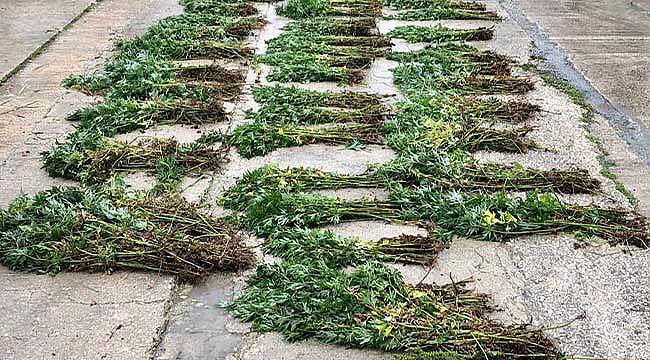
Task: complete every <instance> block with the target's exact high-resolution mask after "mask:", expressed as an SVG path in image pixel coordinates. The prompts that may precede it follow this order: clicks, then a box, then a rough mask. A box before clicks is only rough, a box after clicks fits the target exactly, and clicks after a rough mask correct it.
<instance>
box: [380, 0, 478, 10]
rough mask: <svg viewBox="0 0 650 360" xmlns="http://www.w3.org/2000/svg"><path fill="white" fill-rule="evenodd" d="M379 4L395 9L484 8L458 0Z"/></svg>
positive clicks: (385, 0)
mask: <svg viewBox="0 0 650 360" xmlns="http://www.w3.org/2000/svg"><path fill="white" fill-rule="evenodd" d="M381 4H382V5H383V6H386V7H388V8H391V9H395V10H405V9H422V8H429V7H447V8H455V9H464V10H486V6H485V4H482V3H479V2H475V1H459V0H381Z"/></svg>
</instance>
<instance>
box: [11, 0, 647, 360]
mask: <svg viewBox="0 0 650 360" xmlns="http://www.w3.org/2000/svg"><path fill="white" fill-rule="evenodd" d="M517 2H518V3H521V6H522V7H524V6H530V7H531V8H530V9H527V10H528V11H529V13H528V15H527V16H530V18H531V19H533V20H534V21H537V20H535V19H536V18H535V16H536V14H541V13H542V12H544V11H547V8H546V7H545V6H542V3H540V4H539V5H536V6H533V5H534V3H533V2H532V0H530V1H529V0H517ZM545 3H547V2H545ZM556 3H559V1H555V0H551V1H550V2H548V7H549V8H553V6H556V5H555V4H556ZM561 3H563V4H565V6H566V7H569V8H570V9H574V8H576V9H579V8H584V7H589V4H587V3H586V2H582V1H578V2H576V1H571V2H569V1H562V2H561ZM567 4H569V5H567ZM621 4H622V3H621ZM259 6H260V8H261V9H262V10H263V13H265V14H266V15H267V18H268V20H269V21H270V24H269V25H268V26H267V29H266V30H265V31H264V32H263V33H262V34H259V35H258V36H256V37H255V38H254V39H252V40H251V41H252V42H253V43H255V44H256V46H257V48H258V50H263V49H264V46H263V40H264V39H267V38H269V37H272V36H274V35H277V29H278V27H279V26H278V24H279V23H280V19H278V18H277V17H275V15H274V12H273V11H272V10H268V9H269V8H268V6H269V5H259ZM489 6H490V7H492V8H494V9H496V10H498V11H499V12H500V13H501V14H502V15H504V16H506V17H507V14H506V13H505V12H504V11H503V10H502V9H501V8H500V7H499V5H498V3H497V1H496V0H491V1H489ZM600 6H601V7H602V6H604V5H602V4H601V5H600ZM621 6H622V7H623V8H625V6H624V5H619V4H618V3H617V4H611V6H610V8H611V9H613V10H612V12H613V14H612V15H611V16H612V17H614V16H615V15H617V14H618V13H617V12H616V11H615V10H617V9H619V7H621ZM531 9H535V10H531ZM179 10H180V8H179V7H178V5H177V3H176V1H175V0H136V1H133V0H131V1H127V0H104V1H103V2H101V3H99V4H98V5H97V8H96V9H93V10H92V11H90V12H88V13H87V14H85V15H84V16H83V17H82V18H81V19H80V20H79V21H78V22H76V23H75V24H74V25H73V26H71V27H70V28H69V29H67V30H66V31H65V32H63V33H62V34H61V35H60V36H59V37H58V38H57V39H56V40H55V41H54V42H53V43H52V44H50V46H49V47H48V48H47V49H46V50H45V51H44V52H43V53H42V54H41V55H39V56H38V57H36V58H35V59H34V60H33V61H32V62H30V63H28V64H27V65H26V66H25V68H24V69H22V70H21V71H19V72H18V73H17V74H15V75H14V76H13V77H11V78H10V79H9V81H8V82H7V83H5V84H4V85H2V86H0V206H3V207H4V206H6V204H7V203H8V202H9V201H10V200H11V199H12V198H13V197H15V196H16V195H17V194H18V193H19V192H21V191H25V192H29V193H33V192H36V191H39V190H42V189H46V188H49V187H50V186H51V185H52V184H59V183H65V182H63V181H61V180H57V179H52V178H49V177H47V175H46V174H45V173H44V172H43V170H42V169H40V164H41V163H40V157H39V156H38V153H39V152H40V151H42V150H44V149H47V148H48V147H49V146H51V145H52V144H53V142H54V141H55V140H56V139H60V138H62V137H63V136H65V133H66V132H68V131H70V129H71V127H70V124H68V123H66V122H65V121H64V120H63V118H64V116H65V114H66V113H67V112H69V111H71V110H73V109H76V108H78V107H81V106H83V105H84V104H88V103H90V102H93V101H96V100H97V99H92V98H89V97H86V96H83V95H80V94H78V93H76V92H70V91H66V90H65V89H63V88H61V87H60V82H61V80H62V79H63V78H64V77H65V76H67V75H69V74H70V73H80V72H83V71H88V70H93V69H97V68H98V67H99V66H100V65H101V64H102V63H103V61H104V60H105V59H106V58H107V57H108V56H110V51H109V50H110V48H111V41H112V39H114V38H116V37H118V36H131V35H133V34H137V33H140V32H142V31H144V29H145V28H146V26H147V25H148V24H150V23H151V22H152V21H154V20H155V19H156V18H159V17H161V16H165V15H166V14H172V13H175V12H178V11H179ZM599 11H601V13H603V11H602V10H599ZM564 13H567V14H568V10H567V11H565V12H564ZM599 16H600V17H598V16H596V17H595V18H596V19H600V18H603V20H602V21H600V22H592V23H590V24H592V25H593V24H600V23H601V22H602V23H603V26H614V25H617V26H623V25H620V24H617V21H615V20H612V21H606V20H607V19H606V17H605V16H604V15H602V14H601V15H599ZM630 16H632V15H630ZM581 18H582V17H571V16H569V15H566V16H564V17H558V18H557V19H555V20H557V21H560V20H561V21H560V24H559V25H558V24H556V25H553V28H554V29H549V30H548V31H549V34H551V33H552V32H553V31H555V27H562V26H564V28H565V31H564V32H563V33H560V35H556V38H557V40H558V42H560V43H561V44H562V41H564V40H562V38H561V35H563V34H564V35H566V37H567V38H568V37H571V36H572V35H570V31H573V30H575V29H573V28H572V27H571V24H567V23H575V22H576V21H579V20H580V19H581ZM539 19H540V20H539V21H540V24H541V22H542V20H541V19H542V17H540V18H539ZM639 19H642V17H641V18H639ZM544 21H550V20H548V19H546V20H544ZM593 21H596V20H593ZM635 21H636V20H635ZM444 24H445V25H448V26H454V27H475V26H482V25H491V23H489V22H480V21H477V22H468V21H449V22H444ZM395 25H397V23H395V22H380V24H379V28H380V29H381V31H382V32H386V31H388V30H389V29H390V28H391V27H394V26H395ZM636 25H637V24H636V22H635V23H633V24H631V25H629V26H630V27H631V28H634V27H635V26H636ZM542 26H543V25H542ZM573 27H575V24H573ZM0 30H1V29H0ZM637 30H638V29H637ZM495 31H496V37H495V39H494V40H491V41H486V42H480V43H476V44H475V45H476V46H478V47H481V48H490V49H494V50H496V51H498V52H500V53H505V54H509V55H511V56H514V57H516V58H518V59H519V60H520V61H521V62H526V61H527V60H528V54H529V43H530V40H531V39H530V37H529V36H528V34H527V33H526V31H524V30H522V28H521V27H520V26H518V24H517V23H515V22H514V21H512V20H510V19H508V20H506V21H504V22H502V23H499V24H497V25H496V26H495ZM2 34H3V33H2V32H1V31H0V38H2V36H1V35H2ZM551 35H552V34H551ZM587 35H588V34H587ZM587 35H584V41H585V42H586V41H587V40H588V36H587ZM646 35H647V34H646ZM552 36H553V35H552ZM603 36H604V35H603ZM644 36H645V35H644ZM581 39H582V38H581ZM617 41H618V40H617ZM574 42H580V41H578V40H575V39H574ZM414 46H415V47H417V46H418V45H414ZM585 46H586V45H585ZM395 48H396V49H407V48H408V47H407V46H406V45H405V44H403V43H399V42H396V46H395ZM577 48H578V47H577V45H576V49H577ZM17 49H18V48H17ZM641 50H642V49H640V50H639V52H640V53H642V51H641ZM646 50H647V49H646ZM581 51H583V52H586V51H587V50H585V49H583V50H581ZM567 52H568V53H570V54H576V52H574V53H572V52H571V50H570V49H569V48H567ZM645 54H646V55H647V54H648V52H647V51H646V52H645ZM1 56H5V55H1ZM572 56H573V55H572ZM575 56H576V58H575V61H576V62H577V65H578V66H581V65H580V59H581V58H580V56H578V55H575ZM581 56H587V55H584V54H583V55H581ZM589 56H592V57H596V56H601V55H599V54H597V51H594V50H593V48H592V50H591V53H590V55H589ZM603 56H605V57H603V58H602V61H610V60H611V61H619V62H618V64H620V67H621V68H622V70H621V71H624V72H634V71H640V72H642V73H644V74H646V76H647V71H646V70H644V67H643V66H641V67H639V66H638V63H635V62H631V61H623V60H621V59H619V56H617V55H616V54H614V53H611V52H606V54H605V55H603ZM623 58H625V57H623ZM572 59H573V57H572ZM583 63H585V64H587V63H589V62H588V61H583ZM391 66H394V63H392V62H390V61H385V60H380V61H377V62H375V64H373V66H372V67H371V69H370V73H369V75H368V78H367V81H366V82H365V83H364V84H362V85H360V86H357V87H355V90H362V91H377V92H382V93H392V92H394V91H395V88H394V86H393V85H392V84H391V74H390V71H389V69H390V67H391ZM614 68H615V67H614ZM591 69H592V70H589V71H587V70H585V72H586V73H587V75H588V76H589V79H590V80H592V81H593V82H594V84H596V85H597V79H598V78H599V76H600V75H599V74H600V73H601V72H604V71H610V72H611V71H613V70H612V69H606V68H605V67H601V68H600V70H599V69H598V68H591ZM594 69H595V70H594ZM517 71H519V72H521V71H520V70H517ZM267 72H268V69H264V68H262V69H261V71H260V74H262V75H263V74H265V73H267ZM250 74H251V76H249V78H250V79H249V80H250V82H251V83H252V82H254V81H255V80H260V81H261V82H264V79H263V78H262V79H258V78H257V77H256V76H257V75H255V74H257V72H255V71H253V70H251V71H250ZM522 74H523V72H522ZM527 76H531V77H532V78H533V79H534V80H535V82H536V86H537V89H536V90H535V91H533V92H531V93H530V94H528V95H527V96H526V97H527V98H528V100H529V101H531V102H533V103H535V104H538V105H540V106H541V107H542V108H543V110H545V111H544V112H542V113H541V114H539V116H537V117H536V118H535V119H533V121H531V125H533V126H535V130H534V131H533V132H532V133H531V137H532V138H533V139H534V140H535V141H537V142H539V143H540V144H541V145H543V147H545V148H547V149H549V150H550V151H549V152H537V151H535V152H531V153H529V154H526V155H525V156H510V155H504V154H498V153H480V154H477V156H478V157H479V158H480V159H482V160H484V161H498V162H503V163H510V162H513V161H517V162H521V163H522V164H524V165H527V166H534V167H537V168H549V169H550V168H562V167H571V166H577V167H580V168H583V169H586V170H588V171H589V172H590V173H591V174H592V175H593V176H596V177H600V175H599V171H600V165H599V161H598V155H599V152H598V149H597V148H596V146H595V145H594V144H592V143H591V142H590V141H589V140H587V138H586V136H587V135H588V134H590V135H593V136H595V137H597V138H599V139H600V141H601V143H602V145H603V147H605V148H606V149H607V151H608V152H609V154H610V155H609V157H610V158H611V159H613V160H615V161H616V164H617V166H616V167H615V168H614V171H615V172H616V173H617V174H619V175H620V179H621V181H623V182H624V183H625V184H626V185H627V186H628V187H629V188H630V189H631V190H633V191H634V193H635V195H636V196H637V198H638V199H639V200H640V203H639V209H640V210H641V211H642V212H644V213H646V214H649V213H650V182H648V181H646V180H645V179H647V178H648V175H650V174H649V172H648V169H647V168H646V167H645V166H644V165H643V161H642V160H640V159H638V158H637V157H636V156H635V155H634V154H633V152H631V151H630V150H629V149H628V148H627V146H626V145H625V143H624V142H623V141H622V140H621V139H620V138H619V137H618V136H617V134H616V132H615V131H614V129H612V127H611V126H609V124H608V122H607V121H606V120H605V119H604V118H602V117H600V116H597V123H596V124H595V125H592V126H590V127H586V126H585V125H584V124H581V123H580V122H579V118H580V109H579V108H578V107H577V106H575V105H573V104H571V103H570V101H569V99H568V98H567V97H566V96H564V95H563V94H561V93H560V92H558V91H557V90H555V89H552V88H549V87H547V86H545V85H544V84H543V83H542V82H541V80H540V79H539V78H537V77H535V76H533V75H531V74H527ZM602 76H610V75H602ZM612 76H615V75H612ZM262 77H263V76H262ZM646 79H647V78H646ZM609 82H613V81H609ZM619 83H620V80H619V82H617V83H616V84H610V87H615V86H619ZM636 84H637V85H639V84H638V82H637V83H636ZM641 85H643V84H641ZM301 86H305V85H301ZM635 86H636V85H635ZM306 87H311V88H332V89H340V87H338V86H337V85H335V84H318V85H306ZM598 89H599V90H602V91H603V93H605V92H606V88H602V89H601V87H598ZM637 93H639V91H637ZM606 96H610V95H607V94H606ZM248 100H249V99H248V97H245V99H244V101H242V102H241V103H240V104H237V105H236V106H234V108H235V115H234V116H233V121H232V124H239V123H241V122H242V121H243V119H242V117H241V111H242V110H244V109H246V108H250V107H253V106H254V104H252V103H251V102H250V101H248ZM642 105H643V104H641V106H642ZM646 106H647V105H646ZM637 107H638V106H637ZM646 109H647V108H646ZM237 114H239V115H237ZM232 124H229V125H232ZM159 130H160V129H159ZM155 133H158V134H160V135H165V136H174V137H176V138H177V139H179V141H183V140H185V141H187V140H188V139H192V138H195V137H196V136H198V134H197V131H196V129H192V128H187V127H180V126H174V127H168V128H165V129H164V130H162V131H158V132H157V131H156V130H152V131H147V132H145V133H144V134H142V133H138V134H137V136H147V135H150V134H155ZM393 156H394V153H393V152H392V151H390V150H389V149H385V148H382V147H379V146H372V147H368V148H366V149H365V150H363V151H352V150H349V149H345V148H343V147H331V146H320V145H311V146H305V147H300V148H288V149H281V150H278V151H275V152H273V153H271V154H269V155H268V156H265V157H259V158H254V159H249V160H246V159H241V158H240V157H238V156H237V155H236V154H233V157H232V161H231V162H230V163H229V164H228V165H227V167H226V169H225V170H224V171H223V173H220V174H206V175H205V176H204V177H202V178H199V179H186V181H184V182H183V189H184V192H183V195H184V196H186V197H187V198H188V199H190V200H191V201H196V202H202V203H203V204H204V205H208V206H209V207H210V210H211V211H212V212H213V213H214V214H220V213H221V212H222V211H223V210H222V209H219V208H218V207H216V206H213V205H214V202H213V200H214V199H215V198H217V197H218V196H219V194H221V192H222V191H223V189H224V188H225V187H227V186H229V185H230V184H232V183H233V182H234V181H236V179H237V178H239V177H240V176H241V175H242V174H243V173H244V172H245V171H247V170H251V169H255V168H257V167H258V166H260V165H262V164H265V163H279V164H280V165H281V166H285V167H286V166H310V167H315V168H319V169H322V170H327V171H336V172H341V173H361V172H363V171H364V170H365V169H367V163H368V162H382V161H387V160H390V159H391V158H392V157H393ZM600 178H601V180H603V181H604V183H605V192H606V194H607V195H608V196H607V198H601V197H599V198H569V199H567V200H568V201H575V202H591V201H594V202H602V203H606V204H614V205H619V206H624V205H625V200H624V199H623V198H622V196H621V195H620V194H619V193H617V192H616V191H615V190H614V189H613V188H614V184H613V183H612V182H611V181H608V180H606V179H603V178H602V177H600ZM129 179H131V180H132V181H133V183H134V184H136V185H138V186H140V187H147V186H151V183H150V182H148V178H147V177H146V176H143V174H134V175H133V176H130V177H129ZM329 194H331V195H336V196H341V197H345V198H354V197H362V196H366V197H368V196H378V197H382V196H385V192H383V191H381V190H378V191H368V190H363V191H358V190H349V189H345V190H342V191H338V192H329ZM332 229H333V231H335V232H337V233H340V234H345V235H349V236H359V237H362V238H365V239H368V240H372V239H379V238H381V237H385V236H395V235H398V234H400V233H421V232H422V231H423V230H422V229H419V228H417V227H412V226H402V225H395V224H392V225H391V224H382V223H378V222H356V223H347V224H342V225H338V226H333V227H332ZM250 243H251V244H252V245H256V244H259V239H250ZM573 243H574V240H573V239H572V238H571V237H570V236H551V237H531V238H522V239H517V240H514V241H512V242H510V243H505V244H495V243H485V242H477V241H470V240H464V239H458V240H456V241H454V242H453V243H452V245H451V247H450V248H449V249H448V250H446V251H444V252H443V253H442V254H441V256H440V259H439V261H438V264H437V265H436V266H435V267H434V268H433V269H432V270H431V271H429V269H423V268H420V267H416V266H396V268H397V269H399V270H400V271H401V272H402V274H403V276H404V278H405V280H407V281H408V282H412V283H415V282H419V281H422V280H423V279H424V281H427V282H437V283H445V282H449V281H451V279H454V280H458V279H463V278H466V277H470V276H471V277H473V278H474V279H475V287H476V288H477V289H478V290H480V291H484V292H488V293H490V294H491V295H492V296H493V298H494V302H495V303H496V304H497V305H498V306H499V307H500V308H501V309H502V311H500V312H498V313H496V314H494V316H495V317H496V318H498V319H501V320H503V321H532V323H533V324H534V325H536V326H556V325H559V324H564V323H567V322H570V321H572V322H571V323H570V324H569V325H567V326H566V327H563V328H560V329H557V330H553V331H549V332H548V334H549V336H551V337H552V338H553V339H554V340H555V341H556V342H557V344H558V346H559V347H560V348H561V349H562V350H564V351H567V352H568V353H570V354H573V355H581V356H600V357H615V358H622V357H628V358H650V326H649V325H648V324H650V315H649V314H650V303H648V299H649V298H650V284H648V278H649V277H650V265H649V264H650V253H649V252H648V251H632V252H629V253H628V252H624V251H623V249H621V248H610V247H608V246H606V245H600V246H594V247H587V248H584V249H575V248H574V247H573ZM259 258H260V261H267V262H268V261H274V259H270V258H263V257H262V256H261V255H260V256H259ZM246 275H247V274H246V273H242V274H216V275H214V276H212V277H210V278H209V279H207V280H206V281H205V282H203V283H201V284H196V285H193V286H191V285H181V284H176V283H175V282H174V280H173V279H172V278H170V277H161V276H157V275H146V274H137V273H116V274H111V275H107V274H60V275H58V276H56V277H53V278H52V277H48V276H37V275H27V274H15V273H12V272H10V271H8V270H6V269H4V268H0V291H2V294H3V296H2V297H0V314H3V315H2V321H0V358H7V359H42V358H64V359H77V358H83V359H100V358H106V359H145V358H158V359H229V360H230V359H286V360H293V359H296V360H297V359H310V360H316V359H333V358H340V359H383V358H389V357H390V355H388V354H384V353H378V352H372V351H360V350H352V349H344V348H341V347H334V346H324V345H320V344H316V343H314V342H302V343H297V344H287V343H286V342H284V341H283V340H282V338H281V337H280V336H279V335H277V334H256V333H251V332H250V331H249V326H248V325H247V324H242V323H240V322H238V321H237V320H235V319H233V318H231V317H230V316H229V315H228V314H227V313H226V312H224V311H223V310H221V309H218V308H215V306H214V305H215V304H218V303H221V302H223V301H229V300H232V299H234V298H235V297H236V296H237V294H238V293H239V292H240V291H241V289H242V288H243V286H244V281H245V279H246Z"/></svg>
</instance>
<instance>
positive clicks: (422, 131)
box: [383, 118, 539, 153]
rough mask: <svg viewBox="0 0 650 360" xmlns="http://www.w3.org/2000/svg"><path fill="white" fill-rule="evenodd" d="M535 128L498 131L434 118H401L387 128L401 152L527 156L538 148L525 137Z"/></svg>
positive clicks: (477, 125) (390, 138)
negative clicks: (449, 152)
mask: <svg viewBox="0 0 650 360" xmlns="http://www.w3.org/2000/svg"><path fill="white" fill-rule="evenodd" d="M532 129H533V128H532V127H530V126H523V127H520V128H516V129H497V128H494V127H484V126H482V124H481V123H476V122H473V121H467V120H461V121H460V122H453V121H451V122H447V121H444V120H439V119H435V118H424V119H416V121H409V120H408V119H406V120H405V119H400V118H398V120H397V121H395V122H392V123H388V124H387V125H386V126H384V129H383V133H384V136H385V137H386V139H387V143H388V144H389V145H390V146H391V147H393V148H395V149H398V150H400V151H401V152H414V151H437V152H439V151H454V150H464V151H469V152H476V151H481V150H485V151H500V152H509V153H525V152H527V151H528V150H531V149H538V148H539V145H537V144H536V143H535V142H534V141H532V140H529V139H527V138H526V135H527V134H528V133H529V132H530V131H532Z"/></svg>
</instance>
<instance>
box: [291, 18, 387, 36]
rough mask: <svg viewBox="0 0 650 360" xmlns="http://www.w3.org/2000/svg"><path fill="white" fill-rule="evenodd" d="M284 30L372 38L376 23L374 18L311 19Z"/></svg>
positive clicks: (292, 24)
mask: <svg viewBox="0 0 650 360" xmlns="http://www.w3.org/2000/svg"><path fill="white" fill-rule="evenodd" d="M282 30H284V31H286V32H296V33H311V34H318V35H333V36H372V35H374V34H375V32H376V22H375V19H374V18H372V17H366V18H322V19H310V20H302V21H296V22H291V23H289V24H287V25H285V26H284V27H283V28H282Z"/></svg>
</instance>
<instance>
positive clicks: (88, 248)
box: [0, 187, 254, 280]
mask: <svg viewBox="0 0 650 360" xmlns="http://www.w3.org/2000/svg"><path fill="white" fill-rule="evenodd" d="M0 228H1V229H2V231H0V263H2V264H3V265H5V266H7V267H9V268H11V269H13V270H18V271H28V272H36V273H51V274H53V273H58V272H60V271H90V272H95V271H114V270H138V271H152V272H158V273H163V274H173V275H179V276H180V277H181V278H183V279H188V280H191V279H196V278H199V277H202V276H205V275H208V274H209V273H212V272H215V271H221V270H225V271H234V270H239V269H243V268H247V267H250V266H251V265H252V264H253V261H254V255H253V253H252V252H251V250H250V249H248V248H247V247H245V246H244V244H243V242H242V239H241V237H240V235H239V234H238V232H237V230H236V229H235V228H233V226H232V225H230V224H228V223H227V222H224V221H222V220H219V219H214V218H211V217H209V216H206V215H203V214H201V212H200V211H199V210H198V209H197V208H195V207H194V206H193V205H190V204H189V203H187V202H185V201H184V200H182V199H181V198H180V196H178V195H170V194H166V195H165V196H161V197H155V198H149V197H128V196H126V195H124V194H123V192H122V190H121V189H120V190H117V189H114V188H98V187H86V188H75V187H69V188H58V187H54V188H52V189H51V190H48V191H44V192H40V193H38V194H36V195H35V196H33V197H28V196H21V197H18V198H17V199H15V200H14V201H13V202H12V204H11V205H10V206H9V208H8V209H7V210H0Z"/></svg>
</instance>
